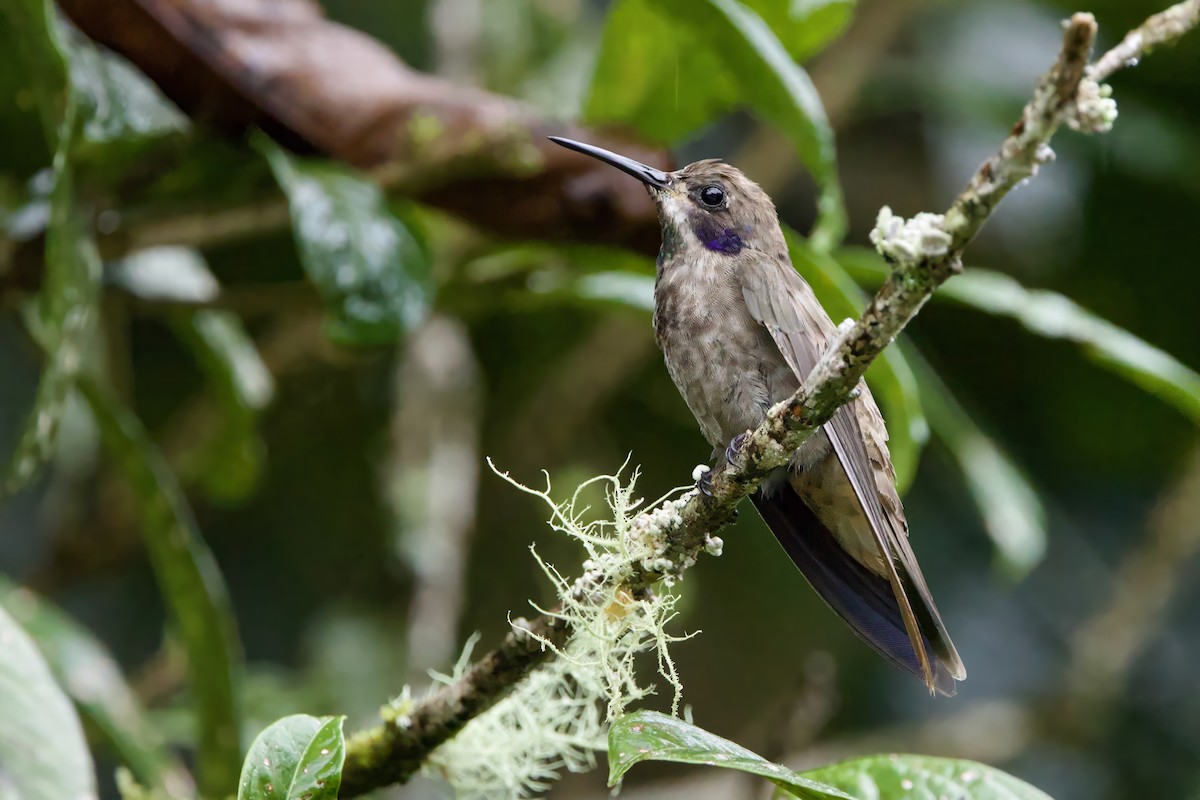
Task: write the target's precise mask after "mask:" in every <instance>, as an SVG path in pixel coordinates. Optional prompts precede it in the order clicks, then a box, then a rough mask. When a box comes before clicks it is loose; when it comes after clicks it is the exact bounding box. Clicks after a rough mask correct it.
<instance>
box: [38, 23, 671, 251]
mask: <svg viewBox="0 0 1200 800" xmlns="http://www.w3.org/2000/svg"><path fill="white" fill-rule="evenodd" d="M59 5H60V6H61V7H62V9H63V11H64V12H65V13H66V14H67V16H68V17H70V18H71V20H72V22H74V23H75V24H76V25H77V26H78V27H79V28H80V29H81V30H82V31H83V32H84V33H86V34H87V35H88V36H89V37H91V38H92V39H93V40H95V41H97V42H99V43H100V44H103V45H105V46H106V47H109V48H110V49H112V50H114V51H116V52H117V53H119V54H120V55H122V56H124V57H125V58H127V59H129V60H130V61H131V62H133V64H134V65H135V66H137V67H138V68H139V69H140V70H141V71H142V72H143V73H144V74H145V75H146V76H147V77H149V78H150V79H151V80H152V81H154V82H155V83H156V84H157V85H158V87H159V88H160V89H161V90H162V91H163V93H164V94H166V95H167V97H169V98H170V99H171V100H173V101H174V102H175V103H176V104H177V105H179V106H180V108H182V109H183V110H184V111H185V112H186V113H187V114H189V115H190V116H191V117H193V118H194V119H195V120H196V121H198V122H199V123H201V124H202V125H205V126H208V127H210V128H214V129H216V130H219V131H223V132H225V133H226V134H231V135H235V136H240V135H241V134H242V133H244V132H245V131H246V130H248V129H250V128H255V127H257V128H261V129H263V130H265V131H266V132H267V133H269V134H270V135H271V136H272V137H274V138H275V139H277V140H278V141H280V142H281V143H283V144H285V145H287V146H288V147H290V148H292V149H294V150H296V151H297V152H301V153H317V154H323V155H327V156H330V157H332V158H335V159H339V160H341V161H344V162H346V163H348V164H351V165H353V166H355V167H358V168H360V169H364V170H368V171H370V172H371V173H372V174H373V175H374V176H375V177H376V178H377V179H378V180H379V181H380V182H381V183H382V184H384V185H385V186H388V187H396V188H397V189H398V190H402V191H403V192H404V193H405V194H406V195H407V196H411V197H416V198H417V199H419V200H421V201H422V202H426V203H428V204H431V205H434V206H437V207H439V208H442V209H445V210H447V211H450V212H452V213H455V214H458V215H460V216H462V217H463V218H465V219H466V220H467V221H469V222H471V223H472V224H473V225H475V226H477V227H481V228H484V229H487V230H490V231H494V232H497V233H500V234H501V235H504V236H507V237H522V238H535V239H552V240H571V241H584V242H594V243H597V244H615V245H621V246H625V247H630V248H633V249H636V250H640V251H642V252H646V253H651V254H652V253H653V252H654V251H655V250H656V249H657V247H658V239H657V237H658V222H657V217H656V216H655V211H654V206H653V204H652V203H651V202H650V200H649V198H648V197H647V196H646V193H645V192H644V191H642V190H641V188H640V187H639V186H637V185H636V184H633V183H631V182H630V181H628V180H626V179H625V178H624V177H623V176H621V175H619V174H618V173H616V172H614V171H613V170H611V169H606V168H605V167H604V166H603V165H600V164H589V163H588V162H587V161H586V160H585V159H580V158H577V157H574V156H573V155H572V154H570V153H569V152H567V151H564V150H563V149H562V148H559V147H556V146H554V145H552V144H550V143H549V142H547V141H546V135H548V134H551V133H559V134H563V133H566V134H567V135H570V136H574V137H577V138H581V139H585V140H587V141H599V142H604V141H608V142H610V143H611V145H612V146H613V147H614V148H615V149H617V150H621V151H622V152H629V153H630V155H632V156H633V157H636V158H638V159H641V160H643V161H646V162H647V163H650V164H654V165H656V166H663V167H667V166H669V163H668V162H669V157H668V156H667V154H666V153H665V152H664V151H663V150H661V149H650V148H646V147H643V146H639V145H637V144H636V143H631V142H629V141H627V140H621V139H620V138H614V137H612V136H605V135H603V134H598V133H596V132H594V131H586V130H583V129H581V128H579V127H577V126H574V125H564V124H561V123H559V122H556V121H553V120H547V119H545V118H544V117H542V116H541V115H539V114H538V113H537V112H535V111H534V110H533V109H531V108H529V107H527V106H525V105H523V104H521V103H519V102H517V101H515V100H513V99H511V98H507V97H502V96H499V95H495V94H490V93H488V92H483V91H479V90H477V89H472V88H468V87H463V86H456V85H454V84H452V83H450V82H448V81H446V80H443V79H440V78H437V77H434V76H431V75H425V74H421V73H419V72H416V71H414V70H412V69H410V68H409V67H407V66H406V65H405V64H403V63H401V62H400V60H399V59H397V58H396V56H395V55H394V54H393V53H391V52H390V51H389V50H387V49H386V48H385V47H384V46H383V45H381V44H380V43H379V42H378V41H376V40H375V39H373V38H371V37H370V36H368V35H366V34H364V33H361V32H359V31H356V30H353V29H351V28H347V27H345V26H343V25H340V24H338V23H336V22H332V21H330V20H328V19H326V18H325V17H324V16H323V14H322V12H321V10H320V7H319V6H317V5H316V4H315V3H313V2H311V0H290V2H287V3H280V2H275V1H274V0H59ZM186 156H187V154H186V153H185V154H183V157H186ZM260 188H261V190H262V191H263V194H262V195H261V196H257V197H253V198H251V199H249V201H248V203H247V204H246V205H245V207H243V208H234V209H229V208H223V209H215V210H214V209H208V210H206V209H204V208H203V207H199V208H195V209H190V210H186V211H183V212H182V213H181V211H180V210H178V209H170V208H166V209H164V208H159V207H157V206H155V205H154V204H150V205H149V206H148V207H146V208H141V209H132V211H134V212H135V214H134V216H137V215H143V216H144V219H143V220H142V221H140V222H138V223H137V227H134V228H133V229H132V230H117V231H115V232H113V233H111V234H108V235H106V236H103V237H101V239H102V244H103V245H106V247H105V249H106V250H107V252H108V253H109V254H110V255H114V254H116V253H119V252H122V251H128V249H131V248H134V247H140V246H145V245H146V244H147V243H172V244H192V245H204V244H207V243H208V242H209V241H211V240H212V238H211V237H226V236H230V235H244V234H246V233H249V232H258V231H261V230H269V229H273V228H279V227H282V226H283V225H285V224H286V222H287V215H286V212H285V211H284V209H283V206H282V203H281V201H280V200H279V199H278V195H277V193H272V192H273V189H272V187H271V186H270V185H269V184H266V185H265V186H264V187H260ZM198 205H199V204H198ZM118 206H119V204H118ZM119 210H120V211H122V212H124V211H127V210H129V209H123V208H121V209H119Z"/></svg>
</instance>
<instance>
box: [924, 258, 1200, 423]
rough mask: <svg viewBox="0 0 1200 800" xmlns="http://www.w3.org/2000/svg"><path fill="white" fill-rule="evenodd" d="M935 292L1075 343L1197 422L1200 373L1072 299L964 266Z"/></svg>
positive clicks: (1111, 368) (1199, 402)
mask: <svg viewBox="0 0 1200 800" xmlns="http://www.w3.org/2000/svg"><path fill="white" fill-rule="evenodd" d="M939 294H942V295H944V296H945V297H946V298H947V299H950V300H955V301H957V302H959V303H962V304H964V305H969V306H971V307H973V308H977V309H980V310H981V311H987V312H988V313H990V314H996V315H1000V316H1006V317H1010V318H1012V319H1015V320H1016V321H1018V322H1020V323H1021V324H1022V325H1023V326H1025V328H1027V329H1028V330H1029V331H1031V332H1033V333H1036V334H1038V335H1039V336H1045V337H1047V338H1050V339H1066V340H1068V341H1072V342H1075V343H1077V344H1080V345H1082V346H1083V348H1084V352H1086V353H1087V354H1088V355H1089V356H1090V357H1091V358H1093V359H1095V360H1096V361H1097V362H1098V363H1099V364H1101V365H1103V366H1105V367H1107V368H1108V369H1110V370H1112V371H1113V372H1116V373H1117V374H1118V375H1121V376H1123V377H1124V378H1126V379H1128V380H1130V381H1131V382H1132V383H1134V384H1136V385H1138V386H1140V387H1142V388H1143V389H1145V390H1146V391H1148V392H1150V393H1151V394H1153V395H1155V396H1156V397H1158V398H1159V399H1161V400H1163V401H1165V402H1167V403H1170V404H1171V405H1173V406H1175V408H1177V409H1178V410H1179V411H1180V412H1182V413H1183V414H1185V415H1187V416H1188V417H1190V418H1191V419H1192V420H1194V421H1196V422H1200V373H1197V372H1196V371H1195V370H1193V369H1190V368H1189V367H1187V366H1185V365H1184V364H1182V363H1180V362H1179V361H1178V360H1177V359H1176V358H1175V357H1174V356H1172V355H1170V354H1168V353H1166V352H1164V351H1162V350H1159V349H1158V348H1157V347H1154V346H1153V345H1151V344H1148V343H1147V342H1145V341H1143V340H1142V339H1139V338H1138V337H1136V336H1134V335H1133V334H1132V333H1129V332H1128V331H1126V330H1124V329H1123V328H1119V327H1117V326H1116V325H1114V324H1112V323H1111V322H1109V321H1108V320H1106V319H1103V318H1101V317H1098V316H1096V315H1095V314H1093V313H1092V312H1090V311H1088V310H1087V309H1085V308H1083V307H1081V306H1079V305H1078V304H1076V303H1075V302H1074V301H1072V300H1070V299H1068V298H1066V297H1064V296H1062V295H1061V294H1058V293H1057V292H1051V291H1047V290H1044V289H1027V288H1025V287H1024V286H1022V285H1021V284H1020V283H1018V282H1017V281H1016V280H1014V279H1012V278H1010V277H1009V276H1007V275H1003V274H1001V273H998V272H989V271H987V270H982V269H974V268H972V269H970V270H968V271H966V272H964V273H963V274H961V275H957V276H955V277H954V278H951V279H950V280H949V281H948V282H947V283H946V284H945V286H943V287H942V289H941V290H940V292H939Z"/></svg>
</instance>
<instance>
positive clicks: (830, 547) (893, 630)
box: [750, 484, 955, 697]
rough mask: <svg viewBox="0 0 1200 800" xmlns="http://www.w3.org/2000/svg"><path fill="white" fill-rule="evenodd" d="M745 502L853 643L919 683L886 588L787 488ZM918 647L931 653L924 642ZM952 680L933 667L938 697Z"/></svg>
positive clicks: (950, 689) (918, 667)
mask: <svg viewBox="0 0 1200 800" xmlns="http://www.w3.org/2000/svg"><path fill="white" fill-rule="evenodd" d="M750 499H751V500H752V501H753V502H754V507H755V509H757V511H758V513H759V515H760V516H762V518H763V521H764V522H766V523H767V527H769V528H770V529H771V532H772V533H774V534H775V538H776V539H777V540H778V541H779V544H780V545H782V546H783V549H784V550H785V551H787V554H788V556H789V557H790V558H791V559H792V563H793V564H795V565H796V567H797V568H798V569H799V570H800V572H801V573H802V574H803V575H804V577H805V579H807V580H808V582H809V583H810V584H811V585H812V587H813V588H814V589H815V590H816V591H817V594H819V595H820V596H821V599H822V600H824V601H825V603H826V604H828V606H829V607H830V608H832V609H833V610H834V612H835V613H836V614H837V615H838V616H839V617H841V618H842V619H843V620H845V621H846V624H848V625H849V626H850V629H851V630H853V631H854V633H855V634H856V635H857V636H858V638H860V639H862V640H863V641H864V642H866V643H867V644H868V645H870V646H871V648H872V649H873V650H875V652H877V653H879V654H880V655H881V656H883V657H884V658H886V659H887V660H888V661H890V662H892V663H893V664H895V665H896V666H898V667H900V668H901V669H904V670H907V671H909V672H911V673H912V674H914V675H916V676H917V677H918V678H920V679H921V680H925V674H924V670H923V667H922V664H921V661H920V659H919V658H918V657H917V651H916V650H914V649H913V646H912V641H911V640H910V639H909V635H908V631H907V630H906V629H905V626H904V620H903V619H902V618H901V615H900V606H899V604H897V602H896V596H895V593H894V592H893V591H892V586H891V583H890V582H889V581H887V580H885V579H884V578H883V577H881V576H880V575H878V574H876V573H874V572H872V571H871V570H869V569H867V568H866V567H864V566H863V565H862V564H860V563H859V562H857V561H855V560H854V559H853V558H851V557H850V554H849V553H847V552H846V551H845V549H843V548H842V546H841V544H839V543H838V541H837V539H836V538H834V536H833V534H831V533H830V532H829V531H828V530H827V529H826V528H825V526H824V525H822V524H821V522H820V520H818V519H817V516H816V514H814V513H813V512H812V509H810V508H809V507H808V506H807V505H806V504H805V502H804V501H803V500H802V499H801V498H800V495H798V494H796V491H795V490H794V489H793V488H792V487H791V486H790V485H788V484H784V485H783V486H782V487H781V488H780V489H779V490H778V491H777V492H775V493H773V494H771V495H769V496H768V495H764V494H763V493H762V492H755V493H754V494H752V495H751V496H750ZM923 643H924V646H925V647H926V648H929V649H933V647H934V645H933V643H932V642H930V641H929V640H928V639H927V638H924V637H923ZM954 679H955V675H954V674H952V673H951V671H950V670H949V669H948V668H947V667H946V665H945V664H944V663H942V662H941V661H938V662H937V663H936V664H935V665H934V675H933V685H932V688H933V689H934V690H936V691H937V692H938V693H940V694H943V695H946V696H948V697H949V696H953V695H954V691H955V689H954Z"/></svg>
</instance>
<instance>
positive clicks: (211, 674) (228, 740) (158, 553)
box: [79, 379, 241, 797]
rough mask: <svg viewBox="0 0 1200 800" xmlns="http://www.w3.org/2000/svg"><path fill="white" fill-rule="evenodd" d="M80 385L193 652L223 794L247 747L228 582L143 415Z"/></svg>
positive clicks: (211, 770)
mask: <svg viewBox="0 0 1200 800" xmlns="http://www.w3.org/2000/svg"><path fill="white" fill-rule="evenodd" d="M79 388H80V390H81V391H82V393H83V395H84V397H85V399H86V400H87V402H88V405H89V407H90V408H91V410H92V414H93V415H94V416H95V418H96V422H97V424H98V426H99V429H100V437H101V440H102V441H103V443H104V445H105V447H106V448H107V449H108V451H109V452H110V453H111V455H112V457H113V459H114V461H115V462H116V465H117V467H118V468H119V469H120V471H121V472H122V473H123V474H124V476H125V479H126V480H127V481H128V482H129V484H130V486H131V488H132V489H133V492H134V494H135V495H136V497H137V499H138V511H139V513H140V515H141V529H142V538H143V539H144V541H145V542H146V549H147V551H148V552H149V554H150V562H151V565H152V566H153V568H154V573H155V577H156V578H157V580H158V585H159V588H160V590H161V591H162V593H163V595H164V598H165V600H166V604H167V608H168V610H169V612H170V618H171V622H172V623H173V625H174V627H175V628H176V629H177V631H178V633H179V636H180V638H181V640H182V642H183V646H184V650H185V652H186V653H187V660H188V678H189V683H190V686H191V691H192V697H193V703H194V706H195V714H196V720H197V724H198V736H197V738H198V747H197V755H196V762H197V767H198V770H197V771H198V777H199V784H200V791H201V794H202V795H204V796H205V797H220V796H223V795H224V794H226V793H230V792H232V791H233V787H234V784H235V782H236V780H237V775H238V764H239V763H240V754H241V742H240V738H241V730H240V702H239V695H238V691H239V680H240V676H241V651H240V646H239V644H238V639H237V630H236V626H235V624H234V618H233V612H232V610H231V608H230V605H229V597H228V593H227V591H226V589H225V584H224V581H223V579H222V578H221V573H220V571H219V570H218V569H217V564H216V561H215V560H214V559H213V556H212V553H211V552H209V550H208V547H207V546H206V545H205V543H204V540H203V539H202V538H201V537H200V532H199V530H198V529H197V528H196V523H195V520H194V519H193V518H192V513H191V509H189V508H188V506H187V501H186V500H185V499H184V496H183V492H182V491H181V490H180V488H179V485H178V484H177V482H176V480H175V476H174V475H172V474H171V471H170V469H169V468H168V467H167V465H166V463H165V461H164V460H163V458H162V455H161V454H160V453H159V452H158V450H157V449H156V448H155V447H154V444H153V442H151V441H150V438H149V436H148V435H147V434H146V431H145V430H144V429H143V428H142V425H141V423H140V422H139V421H138V419H137V417H135V416H134V415H133V414H132V413H131V412H130V411H129V410H127V409H126V408H124V407H123V406H122V405H121V404H120V403H119V402H117V400H116V398H114V397H113V396H112V394H111V392H109V391H108V390H107V389H105V388H104V387H101V386H100V385H99V384H97V383H96V382H95V381H92V380H90V379H83V380H81V381H80V382H79Z"/></svg>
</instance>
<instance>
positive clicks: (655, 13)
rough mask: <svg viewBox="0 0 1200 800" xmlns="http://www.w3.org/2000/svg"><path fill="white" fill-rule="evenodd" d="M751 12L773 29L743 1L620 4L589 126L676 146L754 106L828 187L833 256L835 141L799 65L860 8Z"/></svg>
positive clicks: (823, 212)
mask: <svg viewBox="0 0 1200 800" xmlns="http://www.w3.org/2000/svg"><path fill="white" fill-rule="evenodd" d="M750 5H751V6H753V7H754V9H755V10H757V11H760V12H762V13H763V14H764V15H766V17H767V20H768V22H769V23H770V24H768V22H764V20H763V17H760V16H759V15H758V14H757V13H755V10H752V9H751V8H750V7H748V6H747V5H744V4H742V3H740V2H738V0H620V1H619V2H618V3H617V4H616V5H615V6H614V7H613V9H612V11H610V12H609V17H608V20H607V22H606V23H605V27H604V34H603V38H602V41H601V44H600V55H599V57H598V59H597V61H596V71H595V75H594V76H593V79H592V89H591V94H590V96H589V98H588V101H587V104H586V107H585V117H586V118H587V119H588V120H589V121H591V122H594V123H600V122H608V123H622V124H625V125H629V126H631V127H633V128H634V129H636V130H638V131H639V132H640V133H642V134H643V135H644V136H646V137H647V138H649V139H652V140H655V141H660V142H675V141H678V140H679V139H681V138H683V137H684V136H686V135H688V134H690V133H693V132H695V130H696V129H697V128H699V127H700V126H702V125H704V124H706V123H708V122H710V121H712V120H713V119H714V118H715V117H716V116H717V115H718V114H720V113H722V112H724V111H727V110H729V109H730V108H732V107H734V106H736V105H744V106H749V107H750V108H752V109H754V110H755V111H757V112H758V113H759V114H761V115H762V116H763V117H764V118H766V119H767V120H769V121H770V122H772V123H774V124H775V125H778V126H779V127H780V128H781V129H782V130H783V131H784V132H785V133H786V134H787V135H788V136H789V137H790V138H791V139H792V141H793V142H794V143H795V144H796V147H797V149H798V151H799V154H800V157H801V160H802V161H803V162H804V164H805V166H806V167H808V169H809V170H810V171H811V172H812V174H813V176H814V177H815V178H816V180H817V183H818V184H819V185H820V186H821V196H820V199H819V201H818V211H819V219H818V223H817V227H816V230H815V231H814V238H815V241H816V245H817V247H818V249H822V250H824V249H828V248H829V247H831V246H832V245H834V244H836V243H837V242H838V241H839V240H840V239H841V236H842V234H843V233H844V231H845V226H846V215H845V209H844V208H843V206H842V194H841V185H840V183H839V181H838V175H837V156H836V152H835V147H834V138H833V131H832V130H831V129H830V127H829V121H828V119H827V118H826V116H825V108H824V106H823V105H822V104H821V99H820V97H818V95H817V92H816V89H815V88H814V87H813V85H812V81H810V80H809V78H808V74H807V73H806V72H805V71H804V70H803V68H801V67H800V66H799V65H798V64H797V63H796V61H795V60H794V59H796V58H805V57H808V56H810V55H812V54H813V53H815V52H817V51H818V50H820V49H821V48H822V47H824V46H825V45H826V44H827V43H828V42H829V41H831V40H832V39H833V38H834V37H836V36H837V35H838V34H839V33H840V32H841V30H842V29H843V28H844V27H845V25H846V24H847V22H848V21H849V16H850V12H851V10H852V8H853V3H851V2H836V1H831V0H810V1H809V2H805V1H804V0H798V1H797V2H791V3H782V2H775V0H753V2H752V3H750ZM772 29H774V32H773V31H772ZM777 34H778V36H777ZM781 39H782V40H783V41H781ZM785 42H786V44H785Z"/></svg>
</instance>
